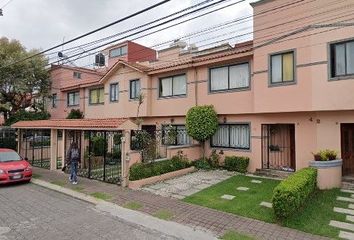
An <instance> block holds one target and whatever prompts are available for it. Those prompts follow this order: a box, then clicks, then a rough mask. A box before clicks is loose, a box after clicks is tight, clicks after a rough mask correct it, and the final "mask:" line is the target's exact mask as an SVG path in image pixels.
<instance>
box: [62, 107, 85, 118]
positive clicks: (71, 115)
mask: <svg viewBox="0 0 354 240" xmlns="http://www.w3.org/2000/svg"><path fill="white" fill-rule="evenodd" d="M66 118H67V119H82V118H84V113H83V112H81V111H80V109H71V111H70V113H69V114H68V116H67V117H66Z"/></svg>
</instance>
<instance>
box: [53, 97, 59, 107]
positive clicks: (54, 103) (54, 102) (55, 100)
mask: <svg viewBox="0 0 354 240" xmlns="http://www.w3.org/2000/svg"><path fill="white" fill-rule="evenodd" d="M57 101H58V99H57V94H56V93H54V94H53V95H52V108H56V107H57Z"/></svg>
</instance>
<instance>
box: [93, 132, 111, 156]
mask: <svg viewBox="0 0 354 240" xmlns="http://www.w3.org/2000/svg"><path fill="white" fill-rule="evenodd" d="M107 150H108V144H107V140H106V141H105V139H104V137H102V136H94V137H92V152H93V154H94V155H95V156H103V155H104V152H107Z"/></svg>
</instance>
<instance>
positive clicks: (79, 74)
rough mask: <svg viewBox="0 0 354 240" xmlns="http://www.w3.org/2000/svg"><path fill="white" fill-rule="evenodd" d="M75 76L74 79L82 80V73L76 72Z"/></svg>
mask: <svg viewBox="0 0 354 240" xmlns="http://www.w3.org/2000/svg"><path fill="white" fill-rule="evenodd" d="M73 76H74V78H77V79H81V73H79V72H74V73H73Z"/></svg>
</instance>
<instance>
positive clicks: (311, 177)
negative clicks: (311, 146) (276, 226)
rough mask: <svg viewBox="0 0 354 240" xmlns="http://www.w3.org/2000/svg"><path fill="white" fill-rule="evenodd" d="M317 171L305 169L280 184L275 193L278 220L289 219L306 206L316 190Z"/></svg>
mask: <svg viewBox="0 0 354 240" xmlns="http://www.w3.org/2000/svg"><path fill="white" fill-rule="evenodd" d="M316 179H317V170H316V169H314V168H304V169H301V170H299V171H297V172H296V173H294V174H292V175H290V176H289V177H288V178H287V179H285V180H283V181H282V182H281V183H279V185H278V186H276V187H275V188H274V192H273V198H272V202H273V209H274V213H275V215H276V216H277V218H278V219H284V218H287V217H289V216H290V215H291V214H293V213H294V212H296V211H299V209H300V208H301V207H302V206H303V205H304V204H305V202H306V201H307V200H308V198H309V196H310V195H311V193H313V192H314V191H315V189H316Z"/></svg>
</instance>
